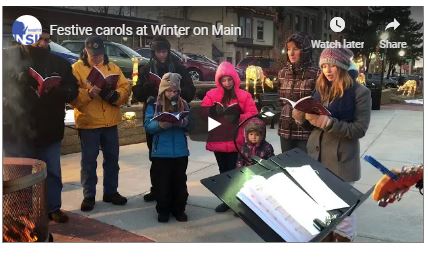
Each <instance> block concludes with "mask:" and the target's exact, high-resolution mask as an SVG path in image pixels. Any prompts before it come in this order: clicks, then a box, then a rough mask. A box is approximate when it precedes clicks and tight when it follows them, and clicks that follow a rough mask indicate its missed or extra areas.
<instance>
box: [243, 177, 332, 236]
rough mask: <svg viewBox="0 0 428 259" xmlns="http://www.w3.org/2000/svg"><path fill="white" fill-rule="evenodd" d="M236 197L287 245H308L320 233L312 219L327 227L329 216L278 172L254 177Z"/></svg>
mask: <svg viewBox="0 0 428 259" xmlns="http://www.w3.org/2000/svg"><path fill="white" fill-rule="evenodd" d="M236 196H237V197H238V198H239V199H240V200H241V201H242V202H243V203H245V205H247V206H248V207H249V208H250V209H251V210H252V211H253V212H254V213H256V214H257V215H258V216H259V217H260V218H261V219H262V220H263V221H264V222H265V223H266V224H267V225H269V226H270V227H271V228H272V229H273V230H274V231H275V232H276V233H277V234H278V235H279V236H281V237H282V238H283V239H284V240H285V241H287V242H308V241H310V240H311V239H313V238H314V237H315V236H316V235H318V234H319V233H320V230H319V229H318V228H317V227H316V226H315V223H314V220H315V219H318V220H319V221H321V222H322V223H324V224H327V222H328V220H329V219H330V218H331V217H330V214H329V213H328V212H327V211H326V210H325V209H324V208H322V207H321V206H320V205H319V204H317V203H316V202H315V201H314V200H313V199H311V198H310V197H309V196H308V195H307V194H306V193H305V192H304V191H303V190H302V189H300V188H299V187H298V186H297V185H296V184H294V183H293V182H292V181H291V180H290V179H289V178H288V177H287V176H286V175H285V174H284V173H282V172H280V173H277V174H274V175H273V176H271V177H269V178H268V179H265V178H264V177H262V176H259V175H255V176H253V177H252V178H251V179H250V180H248V181H247V182H246V183H245V184H244V186H243V187H242V188H241V190H240V191H239V192H238V193H237V194H236Z"/></svg>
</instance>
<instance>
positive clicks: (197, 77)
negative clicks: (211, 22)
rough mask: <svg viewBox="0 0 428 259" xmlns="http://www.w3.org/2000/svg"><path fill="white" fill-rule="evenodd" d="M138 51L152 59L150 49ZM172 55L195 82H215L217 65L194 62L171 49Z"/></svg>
mask: <svg viewBox="0 0 428 259" xmlns="http://www.w3.org/2000/svg"><path fill="white" fill-rule="evenodd" d="M136 51H137V52H138V53H139V54H140V55H142V56H143V57H147V58H150V56H151V50H150V48H141V49H138V50H136ZM171 55H172V56H171V57H172V59H173V60H174V61H176V62H178V63H180V64H182V65H183V66H184V67H185V68H186V69H187V71H188V72H189V74H190V76H191V77H192V79H193V81H214V76H215V71H216V70H217V67H218V65H217V64H213V63H211V62H205V61H199V60H194V59H192V58H190V57H189V56H187V55H186V54H183V53H181V52H180V51H178V50H175V49H171Z"/></svg>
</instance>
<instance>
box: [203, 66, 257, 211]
mask: <svg viewBox="0 0 428 259" xmlns="http://www.w3.org/2000/svg"><path fill="white" fill-rule="evenodd" d="M215 84H216V88H215V89H211V90H210V91H208V92H207V94H206V95H205V97H204V99H203V100H202V103H201V106H205V107H211V106H216V107H214V109H213V110H214V111H215V112H216V114H217V116H219V117H221V116H228V117H229V118H230V117H234V116H239V123H242V122H243V121H245V120H246V119H247V118H250V117H251V116H253V115H256V114H257V113H258V111H257V108H256V104H255V103H254V100H253V98H252V97H251V95H250V94H249V93H248V92H246V91H244V90H242V89H240V88H239V86H240V85H241V80H240V79H239V76H238V73H237V72H236V70H235V68H234V67H233V65H232V64H231V63H229V62H222V63H221V64H220V65H219V67H218V68H217V71H216V74H215ZM220 104H221V105H220ZM234 104H237V105H236V106H234ZM221 106H223V107H231V109H227V110H223V108H222V107H221ZM220 107H221V108H220ZM236 126H238V125H236ZM226 131H227V129H226ZM229 131H231V129H229ZM232 131H233V129H232ZM212 132H213V131H211V133H212ZM225 139H227V138H224V139H222V138H221V137H218V138H209V139H208V141H207V145H206V149H207V150H209V151H213V152H214V155H215V158H216V160H217V164H218V167H219V171H220V173H224V172H227V171H230V170H233V169H235V167H236V161H237V159H238V150H236V147H235V144H234V142H233V140H225ZM244 140H245V139H244V127H240V129H239V132H238V136H237V138H236V143H237V145H238V148H240V147H241V146H242V145H243V144H244ZM228 209H229V207H228V206H227V205H226V204H224V203H222V204H220V205H219V206H217V207H216V209H215V211H216V212H225V211H227V210H228Z"/></svg>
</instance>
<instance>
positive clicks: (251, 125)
mask: <svg viewBox="0 0 428 259" xmlns="http://www.w3.org/2000/svg"><path fill="white" fill-rule="evenodd" d="M254 131H257V132H258V133H259V134H260V136H261V139H262V140H264V139H265V135H266V125H265V123H264V122H263V121H262V120H260V119H258V118H252V119H250V121H248V122H247V124H246V125H245V139H246V140H247V141H248V134H249V133H250V132H254Z"/></svg>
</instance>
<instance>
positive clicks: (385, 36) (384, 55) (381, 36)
mask: <svg viewBox="0 0 428 259" xmlns="http://www.w3.org/2000/svg"><path fill="white" fill-rule="evenodd" d="M388 37H389V34H388V32H386V31H385V32H383V33H382V34H381V35H380V39H381V40H382V41H386V40H387V39H388ZM385 58H386V48H384V53H383V57H382V72H381V75H380V87H382V86H383V71H384V70H385Z"/></svg>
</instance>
